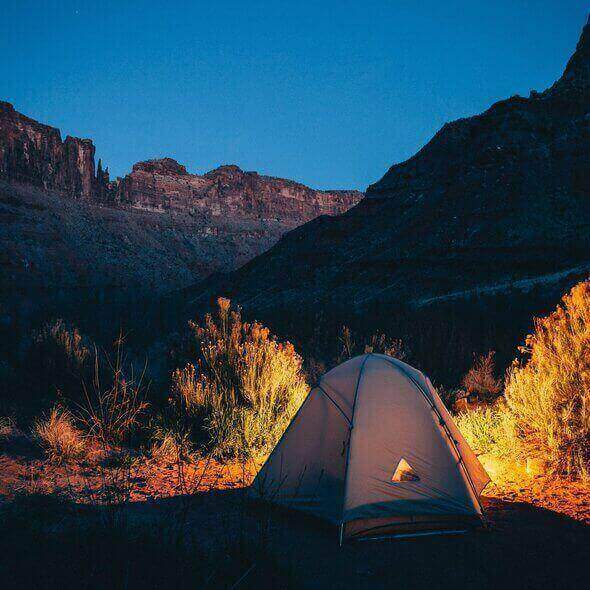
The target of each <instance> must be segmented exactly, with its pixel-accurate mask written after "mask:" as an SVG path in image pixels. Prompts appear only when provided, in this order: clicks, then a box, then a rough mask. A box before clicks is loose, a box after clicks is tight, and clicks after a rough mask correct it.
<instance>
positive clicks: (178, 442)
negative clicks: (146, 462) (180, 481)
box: [149, 417, 193, 463]
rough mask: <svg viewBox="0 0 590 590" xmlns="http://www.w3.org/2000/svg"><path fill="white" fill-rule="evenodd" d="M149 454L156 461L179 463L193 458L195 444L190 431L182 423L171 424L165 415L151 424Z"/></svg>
mask: <svg viewBox="0 0 590 590" xmlns="http://www.w3.org/2000/svg"><path fill="white" fill-rule="evenodd" d="M150 439H151V440H150V449H149V454H150V456H151V457H152V459H154V460H155V461H158V462H163V463H177V462H179V461H187V460H189V459H190V458H191V454H192V450H193V445H192V441H191V436H190V431H188V430H186V429H184V428H182V426H181V425H180V424H170V423H169V422H168V421H166V420H164V418H163V417H160V419H158V420H156V421H154V423H153V424H152V425H151V436H150Z"/></svg>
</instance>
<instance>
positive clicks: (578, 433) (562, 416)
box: [506, 281, 590, 475]
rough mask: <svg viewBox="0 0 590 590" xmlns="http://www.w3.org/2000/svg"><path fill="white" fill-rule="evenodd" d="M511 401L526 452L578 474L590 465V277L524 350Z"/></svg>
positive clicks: (513, 374) (512, 378)
mask: <svg viewBox="0 0 590 590" xmlns="http://www.w3.org/2000/svg"><path fill="white" fill-rule="evenodd" d="M521 351H522V352H523V353H524V355H525V359H524V361H521V362H516V361H515V363H514V365H513V367H512V368H511V369H510V371H509V374H508V377H507V381H506V400H507V402H508V408H509V411H510V413H511V414H512V416H513V417H514V421H515V428H516V434H517V436H518V440H519V441H520V444H521V445H522V447H523V448H524V449H525V450H526V452H527V453H528V454H530V455H533V456H539V457H542V458H544V459H546V460H548V461H549V462H550V463H551V465H552V467H553V469H554V470H556V471H558V472H562V473H568V474H573V475H582V474H585V473H587V471H588V467H589V465H590V281H584V282H582V283H579V284H578V285H576V286H575V287H573V288H572V290H571V291H570V292H569V293H568V294H566V295H565V296H564V297H563V299H562V302H561V304H560V305H558V307H557V309H556V310H555V311H554V312H553V313H551V314H550V315H549V316H547V317H545V318H542V319H537V320H536V321H535V331H534V333H533V334H531V335H529V336H528V337H527V339H526V344H525V347H523V348H522V349H521Z"/></svg>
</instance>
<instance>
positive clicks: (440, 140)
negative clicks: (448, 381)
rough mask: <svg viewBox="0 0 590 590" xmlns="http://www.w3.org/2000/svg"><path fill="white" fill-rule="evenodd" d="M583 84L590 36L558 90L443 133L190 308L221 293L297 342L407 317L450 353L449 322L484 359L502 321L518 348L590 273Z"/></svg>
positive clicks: (503, 104)
mask: <svg viewBox="0 0 590 590" xmlns="http://www.w3.org/2000/svg"><path fill="white" fill-rule="evenodd" d="M589 82H590V24H587V25H586V26H585V27H584V29H583V32H582V36H581V38H580V41H579V43H578V46H577V48H576V50H575V53H574V55H573V57H572V58H571V59H570V61H569V63H568V64H567V66H566V69H565V72H564V74H563V76H562V77H561V78H560V79H559V80H558V81H557V82H556V83H555V84H554V85H553V86H552V87H551V88H549V89H548V90H546V91H544V92H540V93H537V92H532V93H531V95H530V96H529V97H521V96H513V97H511V98H509V99H507V100H503V101H500V102H498V103H496V104H494V105H493V106H492V107H491V108H489V109H488V110H487V111H485V112H484V113H482V114H481V115H477V116H474V117H470V118H465V119H460V120H457V121H454V122H452V123H449V124H446V125H445V126H444V127H443V128H442V129H441V130H440V131H439V132H438V133H437V134H436V135H435V136H434V137H433V138H432V140H431V141H430V142H429V143H428V144H427V145H425V146H424V147H423V148H422V149H421V150H420V151H419V152H418V153H417V154H416V155H415V156H413V157H412V158H410V159H409V160H407V161H405V162H402V163H400V164H396V165H394V166H392V167H391V168H390V169H389V170H388V171H387V172H386V174H385V175H384V176H383V178H381V180H379V181H378V182H376V183H375V184H373V185H371V186H370V187H369V188H368V189H367V191H366V198H365V199H363V200H362V201H361V202H360V203H358V204H357V205H356V206H355V207H353V208H352V209H350V210H349V211H347V212H346V213H344V214H343V215H340V216H336V217H331V218H328V217H319V218H317V219H315V220H313V221H310V222H309V223H307V224H306V225H304V226H302V227H300V228H297V229H295V230H293V231H291V232H290V233H288V234H287V235H285V236H284V237H283V238H282V239H281V240H280V241H279V242H278V243H277V244H276V245H275V246H274V247H273V248H272V249H270V250H269V251H268V252H266V253H264V254H262V255H261V256H259V257H257V258H255V259H254V260H252V261H250V262H249V263H247V264H246V265H245V266H244V267H242V268H241V269H239V270H237V271H235V272H233V273H230V274H229V275H226V276H223V277H220V278H218V279H217V282H214V283H209V284H207V285H200V286H197V287H195V288H194V289H192V290H191V291H190V294H189V293H187V294H186V297H187V298H188V299H189V300H190V301H191V302H192V304H195V303H199V302H200V303H201V304H204V303H205V302H206V301H207V300H208V298H209V297H210V296H212V295H215V294H216V293H223V294H226V295H229V296H231V297H233V298H234V300H236V301H237V302H239V303H240V304H241V305H242V306H244V308H245V309H246V311H248V312H250V313H252V314H255V315H256V316H257V317H259V318H260V319H265V320H268V321H274V322H276V323H277V324H280V325H287V324H288V322H287V320H286V318H296V319H292V320H291V323H290V324H289V328H288V329H289V330H295V331H297V332H299V333H300V332H301V331H302V330H303V329H304V328H303V327H302V326H303V325H304V324H305V322H304V318H307V325H308V326H307V329H308V331H313V329H314V325H315V326H317V321H316V320H315V319H314V318H315V317H316V315H317V312H318V311H321V313H322V316H324V320H325V316H326V315H328V316H330V317H331V318H332V319H333V321H334V322H335V323H342V322H347V323H355V322H356V323H357V324H358V325H361V326H367V325H370V324H374V325H375V326H378V327H381V328H388V327H391V326H393V327H394V328H395V327H396V326H397V327H399V326H400V322H401V320H400V317H401V316H403V317H404V318H406V319H405V320H404V322H405V323H404V326H403V327H402V328H400V330H403V331H404V332H408V333H411V332H412V330H414V333H415V332H416V331H417V330H418V326H420V330H423V331H425V332H424V333H422V334H420V335H419V337H420V338H421V339H422V340H428V339H429V338H430V339H435V338H440V339H441V341H443V342H444V339H445V337H444V336H440V334H439V335H438V336H437V335H435V334H434V332H435V331H436V330H437V329H438V328H436V326H439V325H441V324H442V323H444V322H445V321H450V320H449V318H450V317H451V316H453V318H454V320H456V322H455V323H454V327H453V328H452V329H451V328H448V327H447V328H446V329H447V330H448V331H451V330H454V329H464V330H465V331H471V332H472V334H471V335H470V336H469V337H466V338H468V339H471V340H477V346H479V347H484V346H486V345H487V344H488V343H489V344H490V345H491V346H496V345H497V344H498V343H497V341H496V340H495V338H494V337H491V338H489V337H488V334H489V333H490V331H491V330H492V331H493V330H494V329H496V324H497V323H498V322H499V321H500V320H501V321H502V322H503V323H504V324H509V325H510V327H511V328H514V329H518V330H520V332H519V335H520V336H522V331H523V330H525V329H526V328H527V325H529V324H527V322H530V316H531V314H533V313H538V312H542V311H544V310H546V309H547V308H548V306H551V305H553V304H554V303H555V302H556V301H557V299H558V297H559V294H560V293H561V292H562V291H563V290H564V289H565V288H568V287H569V286H571V284H572V283H573V282H575V281H576V280H578V279H579V278H581V277H583V276H585V275H587V274H588V272H589V271H590V83H589ZM435 308H436V309H435ZM437 310H438V311H437ZM525 318H526V319H525ZM461 324H463V325H462V326H461ZM412 326H413V328H412ZM475 331H477V332H478V334H473V332H475ZM515 344H516V343H515V342H512V341H511V342H510V346H511V347H513V346H515ZM477 346H476V348H477ZM443 348H444V346H443ZM511 350H512V353H513V351H514V349H513V348H512V349H511ZM424 354H427V351H426V352H424ZM469 354H471V352H469Z"/></svg>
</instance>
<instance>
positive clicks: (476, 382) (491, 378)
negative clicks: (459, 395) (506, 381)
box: [461, 350, 502, 401]
mask: <svg viewBox="0 0 590 590" xmlns="http://www.w3.org/2000/svg"><path fill="white" fill-rule="evenodd" d="M494 355H495V353H494V352H493V351H491V350H490V351H489V352H488V353H487V354H484V355H481V356H480V357H478V358H477V359H476V360H475V362H474V364H473V366H472V367H471V368H470V369H469V371H467V373H466V374H465V375H464V377H463V379H462V380H461V385H462V387H463V390H464V391H465V393H466V394H467V395H473V394H475V395H476V396H477V397H478V398H479V399H482V400H490V401H491V400H494V399H495V398H497V397H498V395H500V393H501V392H502V381H501V379H498V378H497V377H496V365H495V362H494Z"/></svg>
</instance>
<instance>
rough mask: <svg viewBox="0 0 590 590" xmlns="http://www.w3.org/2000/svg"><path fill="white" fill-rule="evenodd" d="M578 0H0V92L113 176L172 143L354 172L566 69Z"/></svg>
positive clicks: (219, 155) (172, 149)
mask: <svg viewBox="0 0 590 590" xmlns="http://www.w3.org/2000/svg"><path fill="white" fill-rule="evenodd" d="M587 12H588V3H587V2H585V1H577V0H551V1H550V0H531V1H521V0H493V1H489V2H483V1H481V0H470V1H453V0H446V1H442V0H441V1H423V2H421V1H420V0H400V1H393V0H392V1H380V2H373V1H370V0H367V1H358V2H357V1H355V2H353V1H346V0H339V1H325V2H309V1H305V0H301V1H299V2H297V1H295V0H291V1H288V2H283V1H280V2H279V1H276V2H270V1H269V2H259V1H256V0H244V1H242V2H236V1H233V0H225V1H220V2H215V1H211V2H177V1H174V0H167V1H165V2H161V1H154V0H152V1H149V2H148V1H129V2H126V1H124V0H120V1H110V0H107V1H100V0H94V1H93V2H84V1H78V2H70V1H69V0H60V1H55V2H40V1H25V0H22V1H14V0H0V56H1V57H0V99H4V100H7V101H9V102H12V103H13V104H14V106H15V108H16V109H17V110H19V111H21V112H23V113H24V114H26V115H29V116H31V117H33V118H35V119H38V120H40V121H42V122H44V123H48V124H51V125H54V126H56V127H59V128H60V129H61V130H62V134H63V136H65V135H66V134H71V135H76V136H80V137H90V138H92V139H93V140H94V143H95V145H96V146H97V155H98V156H100V157H102V158H103V160H104V161H105V163H106V164H108V165H109V166H110V169H111V172H112V173H114V175H121V174H125V173H126V172H127V171H128V170H129V169H130V167H131V165H132V164H133V163H134V162H136V161H138V160H143V159H147V158H153V157H162V156H171V157H174V158H176V159H177V160H179V161H180V162H181V163H183V164H185V165H186V166H187V168H188V169H189V171H191V172H196V173H202V172H205V171H207V170H209V169H211V168H214V167H216V166H218V165H220V164H223V163H236V164H238V165H239V166H241V167H242V168H244V169H246V170H257V171H259V172H260V173H265V174H270V175H273V176H283V177H286V178H293V179H295V180H299V181H301V182H304V183H306V184H309V185H311V186H313V187H318V188H349V187H350V188H361V189H364V188H365V187H366V186H367V185H368V184H369V183H371V182H374V181H376V180H378V179H379V178H380V177H381V176H382V175H383V174H384V173H385V171H386V170H387V168H388V167H389V166H390V165H391V164H393V163H394V162H398V161H401V160H404V159H406V158H407V157H409V156H411V155H412V154H413V153H414V152H416V150H417V149H419V148H420V147H421V146H422V145H423V144H424V143H425V142H426V141H428V139H429V138H430V137H431V136H432V134H433V133H434V132H435V131H436V130H437V129H438V128H440V127H441V125H442V124H443V123H445V122H446V121H449V120H452V119H456V118H458V117H464V116H469V115H472V114H475V113H477V112H480V111H482V110H484V109H485V108H487V107H488V106H489V105H491V104H492V103H493V102H494V101H496V100H498V99H501V98H506V97H508V96H510V95H512V94H524V95H528V93H529V91H530V90H531V89H536V90H542V89H544V88H545V87H547V86H549V85H550V84H551V83H552V82H553V81H554V80H555V79H556V78H557V77H558V76H559V75H560V74H561V72H562V70H563V67H564V66H565V64H566V62H567V59H568V58H569V56H570V54H571V53H572V52H573V50H574V47H575V44H576V42H577V40H578V37H579V34H580V31H581V28H582V26H583V25H584V23H585V22H586V15H587Z"/></svg>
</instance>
